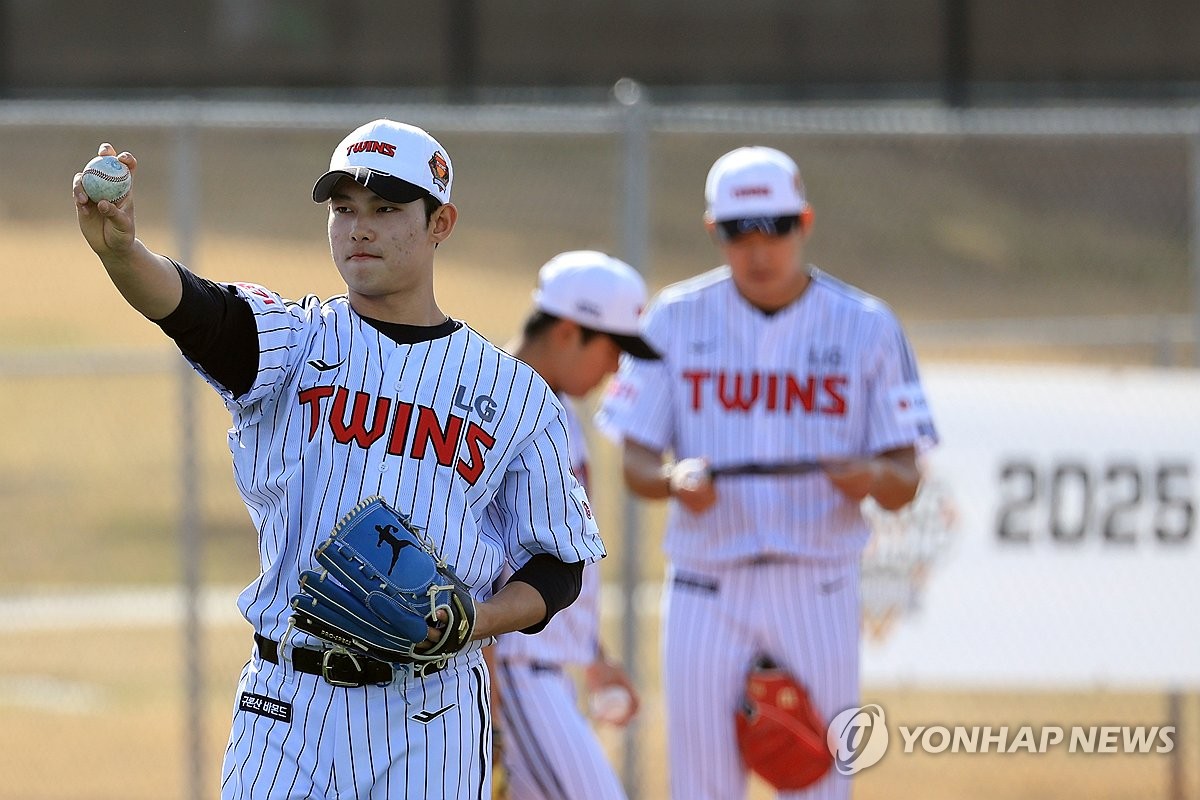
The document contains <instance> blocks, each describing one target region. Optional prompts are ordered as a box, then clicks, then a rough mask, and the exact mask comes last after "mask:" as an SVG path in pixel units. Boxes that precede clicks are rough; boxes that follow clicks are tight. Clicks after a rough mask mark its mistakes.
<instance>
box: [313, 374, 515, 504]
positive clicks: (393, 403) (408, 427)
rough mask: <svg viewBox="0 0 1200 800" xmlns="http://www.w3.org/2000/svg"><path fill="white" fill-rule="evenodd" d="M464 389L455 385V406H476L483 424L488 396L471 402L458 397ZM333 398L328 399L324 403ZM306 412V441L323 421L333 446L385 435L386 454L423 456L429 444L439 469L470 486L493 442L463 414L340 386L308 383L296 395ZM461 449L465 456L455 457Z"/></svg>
mask: <svg viewBox="0 0 1200 800" xmlns="http://www.w3.org/2000/svg"><path fill="white" fill-rule="evenodd" d="M464 397H465V390H464V388H463V387H461V386H460V387H459V391H458V393H457V395H456V396H455V406H456V407H458V408H465V409H466V410H467V411H468V412H470V411H471V409H475V410H476V411H477V413H478V414H479V416H480V418H482V419H483V421H484V422H487V421H488V420H490V419H491V418H492V417H493V416H494V415H495V411H496V404H495V402H494V401H493V400H492V398H490V397H488V396H487V395H480V396H478V397H476V398H475V399H474V401H473V402H472V404H471V405H466V404H465V403H464V401H463V398H464ZM330 398H332V400H331V401H330V402H328V403H327V402H324V401H325V400H328V399H330ZM296 399H297V401H298V402H299V403H300V405H301V407H304V408H307V410H308V440H309V441H310V442H311V441H312V440H313V437H315V436H316V435H317V431H318V430H320V429H321V427H322V423H324V425H325V427H327V428H328V429H329V431H330V433H331V434H332V435H333V439H334V441H335V442H337V443H338V444H345V445H350V444H353V445H357V446H358V447H361V448H363V449H364V450H366V449H367V448H369V447H370V446H371V445H373V444H374V443H375V442H377V441H379V440H380V439H382V438H383V437H384V436H385V435H386V436H387V452H388V454H389V455H394V456H409V457H411V458H415V459H418V460H420V459H424V458H425V457H426V454H427V453H428V452H429V450H430V448H432V449H433V451H434V453H435V455H436V457H437V461H438V463H439V464H441V465H442V466H444V467H450V466H453V467H454V469H455V470H456V471H457V472H458V474H459V475H460V476H462V478H463V479H464V480H466V481H467V483H470V484H474V483H475V482H476V481H477V480H479V477H480V476H481V475H482V474H483V468H484V456H485V454H486V453H487V452H488V451H489V450H491V449H492V447H493V446H494V445H495V444H496V437H494V436H492V435H491V434H490V433H488V432H487V431H485V430H484V429H483V428H481V427H480V426H479V425H478V424H477V423H476V422H473V421H472V422H468V421H467V420H466V418H465V416H463V417H460V416H458V415H457V414H447V415H446V420H445V422H443V421H442V419H441V417H440V416H439V415H438V412H437V410H436V409H433V408H430V407H429V406H423V405H419V404H416V403H405V402H402V401H399V400H395V399H393V398H391V397H375V396H374V395H371V394H369V393H367V392H359V391H355V392H353V398H352V397H351V392H350V390H349V389H347V388H346V387H345V386H313V387H310V388H308V389H303V390H301V391H300V392H299V394H297V396H296ZM463 447H465V448H466V455H465V457H460V456H459V455H458V453H459V451H460V449H461V448H463Z"/></svg>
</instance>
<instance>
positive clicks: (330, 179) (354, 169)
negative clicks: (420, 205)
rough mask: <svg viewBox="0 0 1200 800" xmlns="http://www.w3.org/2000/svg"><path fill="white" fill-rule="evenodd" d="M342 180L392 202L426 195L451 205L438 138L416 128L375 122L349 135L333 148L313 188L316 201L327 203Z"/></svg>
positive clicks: (447, 162) (448, 174) (447, 170)
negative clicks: (348, 179)
mask: <svg viewBox="0 0 1200 800" xmlns="http://www.w3.org/2000/svg"><path fill="white" fill-rule="evenodd" d="M342 178H352V179H353V180H355V181H358V182H359V183H361V184H362V185H363V186H366V187H367V188H368V189H370V190H371V191H373V192H374V193H375V194H377V195H379V196H380V197H382V198H383V199H384V200H389V201H391V202H393V203H411V202H412V201H413V200H420V199H421V198H422V197H426V196H429V197H433V198H434V199H435V200H438V201H440V202H442V203H449V202H450V184H451V181H452V178H453V172H452V171H451V168H450V156H448V155H447V154H446V150H445V148H443V147H442V146H441V145H440V144H438V141H437V139H434V138H433V137H432V136H430V135H429V134H428V133H426V132H425V131H423V130H421V129H420V128H417V127H415V126H413V125H406V124H405V123H403V122H394V121H393V120H390V119H377V120H375V121H374V122H368V123H367V124H366V125H363V126H361V127H359V128H356V129H355V130H353V131H351V132H350V134H349V135H348V136H347V137H346V138H345V139H343V140H342V143H341V144H339V145H338V146H337V148H336V149H334V151H333V155H332V156H331V157H330V159H329V171H328V172H326V173H325V174H324V175H322V176H321V177H320V178H317V182H316V184H314V185H313V200H315V201H317V202H318V203H324V202H325V201H326V200H328V199H329V198H330V196H331V195H332V194H333V187H334V186H335V185H336V184H337V182H338V181H340V180H341V179H342Z"/></svg>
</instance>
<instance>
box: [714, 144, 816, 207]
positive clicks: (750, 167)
mask: <svg viewBox="0 0 1200 800" xmlns="http://www.w3.org/2000/svg"><path fill="white" fill-rule="evenodd" d="M704 202H705V203H706V204H707V206H708V209H707V210H708V216H709V217H710V218H711V219H712V220H713V221H715V222H724V221H725V220H733V219H754V218H760V217H786V216H791V215H793V214H799V213H800V212H802V211H804V209H805V208H807V207H808V201H807V200H806V199H805V197H804V182H803V181H801V179H800V169H799V168H798V167H797V166H796V162H795V161H793V160H792V159H791V158H790V157H788V156H787V155H786V154H784V153H781V152H780V151H778V150H775V149H774V148H771V147H739V148H738V149H737V150H732V151H730V152H728V153H726V154H725V155H723V156H721V157H720V158H718V159H717V160H716V162H715V163H714V164H713V165H712V169H710V170H709V171H708V179H707V180H706V181H705V182H704Z"/></svg>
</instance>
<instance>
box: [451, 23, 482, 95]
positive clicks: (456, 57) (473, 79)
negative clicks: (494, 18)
mask: <svg viewBox="0 0 1200 800" xmlns="http://www.w3.org/2000/svg"><path fill="white" fill-rule="evenodd" d="M445 8H446V86H447V88H448V89H449V96H450V99H451V101H453V102H456V103H468V102H471V101H472V100H474V99H475V90H476V89H477V88H478V78H479V76H478V75H477V74H476V72H477V70H478V67H479V64H478V61H479V59H478V58H477V55H478V52H479V30H478V28H479V26H478V24H477V23H478V14H477V13H476V8H475V0H447V2H446V4H445Z"/></svg>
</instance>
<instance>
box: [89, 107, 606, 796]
mask: <svg viewBox="0 0 1200 800" xmlns="http://www.w3.org/2000/svg"><path fill="white" fill-rule="evenodd" d="M100 153H101V154H115V151H114V150H113V148H112V147H111V146H109V145H107V144H106V145H104V146H102V147H101V148H100ZM119 158H121V160H122V161H124V162H125V163H126V164H128V165H129V166H130V167H131V169H135V168H136V161H135V159H134V158H133V156H132V155H130V154H128V153H122V154H121V155H120V156H119ZM452 178H453V172H452V166H451V162H450V158H449V156H448V155H447V153H446V151H445V150H444V149H443V148H442V147H441V145H439V144H438V142H437V141H435V140H434V139H433V137H431V136H430V135H429V134H428V133H426V132H425V131H423V130H421V129H419V128H415V127H412V126H409V125H405V124H402V123H397V122H393V121H390V120H376V121H374V122H371V123H368V124H366V125H363V126H361V127H360V128H358V129H356V130H354V131H352V132H351V133H350V134H349V135H348V136H347V137H346V138H345V139H344V140H343V141H342V142H341V144H339V145H338V147H337V149H336V150H334V152H333V156H332V158H331V161H330V165H329V171H328V172H326V173H325V174H324V175H322V176H321V177H320V178H319V179H318V180H317V182H316V185H315V186H314V188H313V199H314V200H315V201H317V202H322V203H325V202H327V203H328V208H329V217H328V220H329V245H330V251H331V253H332V256H333V261H334V264H335V265H336V267H337V269H338V271H339V273H340V274H341V276H342V277H343V279H344V280H345V282H346V286H347V293H346V294H345V295H342V296H338V297H333V298H331V299H329V300H326V301H324V302H322V301H320V300H318V299H317V298H315V297H312V296H309V297H305V298H303V299H302V300H299V301H290V300H285V299H284V298H282V297H280V296H279V295H278V294H276V293H275V292H273V291H271V290H269V289H266V288H264V287H261V286H257V285H253V284H216V283H213V282H211V281H207V280H204V279H202V278H199V277H197V276H196V275H194V274H193V273H191V272H190V271H189V270H187V269H186V268H185V267H183V266H181V265H179V264H177V263H175V262H174V261H172V260H170V259H168V258H166V257H165V256H161V255H158V254H156V253H154V252H152V251H151V250H149V249H148V248H146V246H145V245H143V244H142V243H141V241H140V240H138V239H136V238H135V235H134V214H133V200H132V197H133V195H132V194H131V195H130V196H128V197H126V198H125V199H123V200H122V201H120V202H119V203H117V204H113V203H109V202H107V201H102V202H100V203H98V204H96V203H91V202H90V201H88V200H87V197H86V195H85V194H84V193H83V192H82V189H81V184H80V179H79V176H78V175H77V176H76V178H75V183H74V194H75V198H76V203H77V212H78V218H79V225H80V228H81V230H82V232H83V234H84V237H85V238H86V240H87V241H88V243H89V245H91V247H92V248H93V250H94V251H95V252H96V254H97V255H98V256H99V257H100V260H101V262H102V263H103V264H104V267H105V268H106V270H107V271H108V274H109V276H110V277H111V278H112V280H113V282H114V283H115V284H116V286H117V288H118V289H119V290H120V291H121V293H122V295H123V296H124V297H125V298H126V300H127V301H128V302H129V303H130V304H131V305H132V306H133V307H134V308H135V309H137V310H138V311H140V312H141V313H142V314H144V315H145V316H146V317H148V318H150V319H151V320H154V321H155V322H157V324H158V325H159V326H161V327H162V329H163V330H164V331H165V332H166V333H167V334H168V335H170V336H171V337H172V338H174V339H175V341H176V342H177V343H178V344H179V347H180V349H181V351H182V352H183V354H184V355H185V357H186V358H187V359H188V360H189V361H190V362H191V363H192V364H193V366H194V367H195V368H196V370H197V371H198V372H199V373H200V375H201V376H203V377H204V378H205V379H206V380H207V381H208V382H209V383H210V384H211V385H212V387H213V388H214V389H215V390H216V391H217V392H218V393H220V395H221V397H222V398H223V399H224V401H225V403H226V405H227V407H228V408H229V411H230V413H231V415H232V418H233V426H232V428H231V429H230V431H229V446H230V450H231V452H232V455H233V466H234V475H235V479H236V481H237V486H238V489H239V491H240V492H241V494H242V497H243V499H244V500H245V503H246V508H247V509H248V510H249V512H250V516H251V519H252V520H253V522H254V525H255V526H256V528H257V529H258V533H259V561H260V567H261V574H260V575H259V576H258V577H257V578H256V579H255V580H254V581H253V582H252V583H251V584H250V585H249V586H247V587H246V589H245V590H244V591H243V592H242V594H241V596H240V597H239V599H238V606H239V608H240V609H241V612H242V614H243V615H244V616H245V618H246V619H247V620H248V621H249V622H250V624H251V625H252V626H253V628H254V641H255V649H254V653H253V655H252V657H251V659H250V660H249V662H248V663H247V664H246V666H245V668H244V669H243V672H242V675H241V679H240V683H239V685H238V689H237V702H236V706H235V709H234V715H233V723H232V730H231V733H230V738H229V745H228V747H227V749H226V752H225V759H224V766H223V769H222V789H221V792H222V797H224V798H276V797H296V798H299V797H304V798H317V797H320V798H332V797H358V798H365V797H371V798H397V797H412V798H416V797H420V798H463V800H465V799H466V798H473V799H474V798H480V797H483V796H486V794H487V793H488V792H489V791H490V780H491V777H490V776H491V764H490V760H491V724H490V697H489V688H488V687H489V680H488V674H487V670H486V667H485V665H484V663H483V659H482V656H481V652H480V650H481V648H482V647H483V646H484V645H485V644H487V643H489V642H490V641H491V640H492V638H493V637H494V636H496V635H498V634H500V633H506V632H509V631H514V630H523V631H526V632H531V633H532V632H536V631H538V630H540V629H541V628H543V627H544V626H545V624H546V622H548V620H549V619H550V617H551V616H553V614H554V613H556V612H557V611H559V610H561V609H562V608H564V607H566V606H567V605H569V604H570V603H571V602H572V601H573V600H574V599H575V597H577V595H578V593H579V588H580V584H581V581H582V572H583V564H584V563H585V562H588V561H593V560H596V559H598V558H600V557H602V556H603V554H604V549H603V545H602V543H601V541H600V539H599V537H598V533H597V529H596V525H595V523H594V521H593V519H592V514H591V510H590V508H589V505H588V501H587V495H586V493H585V492H584V490H583V488H582V487H581V486H580V485H579V484H578V483H577V482H576V480H575V479H574V477H573V476H572V474H571V471H570V468H569V464H568V462H567V452H568V445H567V429H566V420H567V417H566V415H565V412H564V410H563V407H562V405H561V403H560V402H559V401H558V399H557V398H556V396H555V395H554V393H553V392H552V391H550V389H549V388H548V387H547V386H546V384H545V382H544V381H543V380H542V379H541V378H539V377H538V376H537V374H536V373H535V372H534V371H533V370H532V369H531V368H530V367H529V366H528V365H526V364H524V363H523V362H521V361H519V360H517V359H515V358H513V357H511V356H509V355H507V354H505V353H503V352H502V351H500V350H498V349H497V348H495V347H494V346H492V345H491V344H489V343H488V342H487V341H486V340H485V339H484V338H483V337H481V336H479V335H478V334H477V333H475V332H474V331H472V330H471V329H470V328H469V327H468V326H467V325H465V324H464V323H462V322H460V321H458V320H455V319H451V318H448V317H447V316H446V315H445V314H444V313H442V311H441V310H440V309H439V308H438V305H437V302H436V299H435V297H434V292H433V261H434V253H435V249H436V248H437V247H438V245H439V244H441V243H442V242H445V241H446V240H447V238H448V237H449V236H450V234H451V232H452V231H453V229H454V226H455V223H456V221H457V210H456V208H455V206H454V205H452V204H451V203H450V189H451V181H452ZM371 495H379V496H381V497H383V498H384V499H385V500H386V501H387V502H388V503H390V504H391V505H393V506H394V507H396V508H398V509H400V510H401V511H402V512H403V513H405V514H406V515H409V516H411V521H412V523H413V524H414V525H415V526H416V527H417V528H419V529H420V530H422V531H424V532H425V535H427V536H428V537H429V538H430V539H431V541H432V544H433V546H434V547H435V548H436V549H437V551H438V552H439V554H440V555H441V556H442V557H443V558H444V559H445V560H446V561H447V562H448V563H449V564H450V565H452V567H453V569H454V570H455V572H456V573H457V575H458V577H459V578H461V579H462V580H463V581H464V582H465V583H466V584H467V586H468V587H469V589H470V592H471V594H472V596H473V599H474V601H475V603H476V616H475V629H474V639H473V641H472V642H471V644H470V645H469V646H468V647H467V648H466V649H464V650H463V651H462V652H460V653H459V654H458V655H456V656H454V657H453V658H450V659H449V661H447V662H445V663H444V666H436V667H432V668H428V669H418V668H417V667H416V666H415V665H414V664H403V663H401V664H394V665H393V664H390V663H385V662H382V661H374V660H372V659H367V658H362V657H357V658H356V657H352V656H349V655H347V652H346V651H345V650H337V649H332V650H331V649H325V648H324V647H323V646H322V645H321V644H320V642H319V640H316V639H314V638H311V637H309V636H307V635H304V634H300V633H299V632H297V631H296V629H295V628H294V627H292V625H290V623H289V620H290V617H291V611H292V609H291V607H290V606H289V598H290V597H291V596H292V595H295V594H296V593H297V591H298V589H299V575H300V573H301V571H303V570H311V569H315V568H316V563H315V559H314V549H315V547H316V545H317V544H318V542H320V541H322V540H323V539H324V538H325V537H326V536H327V535H328V534H329V532H330V531H331V529H332V528H333V527H334V525H335V524H336V523H337V521H338V520H339V519H340V518H341V517H342V516H343V515H344V514H345V513H346V512H347V511H349V510H350V509H352V508H354V507H355V506H356V504H358V503H359V502H360V501H361V500H363V499H364V498H365V497H368V496H371ZM384 534H385V532H384V531H381V533H380V539H381V543H382V542H383V537H384ZM506 564H507V565H508V566H509V567H511V568H512V569H513V570H515V573H514V574H513V576H512V578H511V579H510V580H509V581H508V582H507V583H505V584H503V585H502V586H500V588H499V589H498V590H497V591H495V593H494V594H493V587H495V586H496V585H497V579H498V577H499V576H500V574H501V571H502V569H503V568H504V567H505V566H506ZM437 636H438V633H437V632H436V630H435V629H434V628H431V629H430V640H431V641H432V640H434V639H436V638H437Z"/></svg>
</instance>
